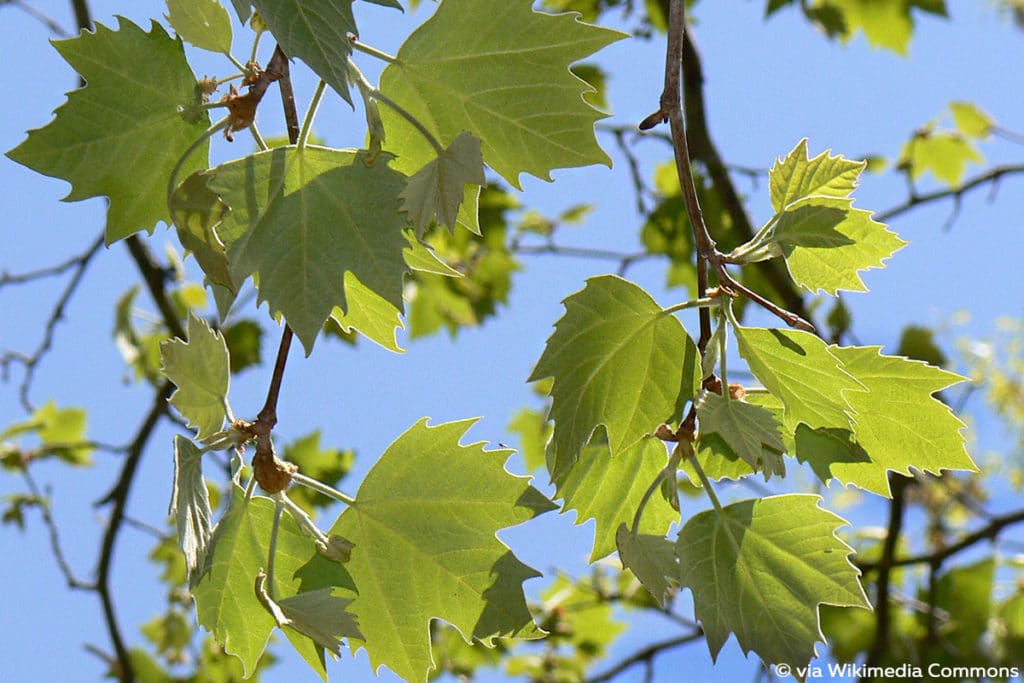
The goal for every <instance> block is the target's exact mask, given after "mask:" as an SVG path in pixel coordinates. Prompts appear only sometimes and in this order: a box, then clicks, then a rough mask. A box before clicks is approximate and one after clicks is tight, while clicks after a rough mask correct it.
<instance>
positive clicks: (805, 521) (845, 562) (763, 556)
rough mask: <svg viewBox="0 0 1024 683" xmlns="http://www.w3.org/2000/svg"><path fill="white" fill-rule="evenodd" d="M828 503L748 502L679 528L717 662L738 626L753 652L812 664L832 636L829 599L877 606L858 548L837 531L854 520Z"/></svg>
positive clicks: (682, 558)
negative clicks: (822, 610) (824, 619)
mask: <svg viewBox="0 0 1024 683" xmlns="http://www.w3.org/2000/svg"><path fill="white" fill-rule="evenodd" d="M819 500H820V498H819V497H818V496H809V495H785V496H771V497H768V498H761V499H758V500H745V501H740V502H738V503H733V504H732V505H728V506H726V507H724V508H721V509H720V510H708V511H706V512H702V513H700V514H699V515H697V516H695V517H692V518H691V519H690V521H689V522H687V523H686V526H684V527H683V530H682V531H681V532H679V539H678V542H677V544H676V553H677V555H678V557H679V563H680V570H679V584H680V585H681V586H684V587H687V588H689V589H690V590H691V591H692V592H693V602H694V613H695V614H696V616H697V618H698V619H700V622H701V625H702V626H703V627H704V633H705V635H706V636H707V641H708V647H709V649H710V650H711V657H712V659H715V658H717V656H718V653H719V652H720V651H721V649H722V645H723V644H724V643H725V641H726V640H727V639H728V638H729V634H730V633H734V634H735V635H736V640H737V641H738V642H739V645H740V647H741V648H742V649H743V652H744V653H748V652H750V651H751V650H753V651H755V652H757V654H758V655H760V656H761V659H762V660H763V661H764V662H766V663H769V664H783V663H785V664H789V665H790V666H792V667H794V669H795V668H796V667H798V666H806V664H807V662H808V661H810V659H811V658H812V657H813V656H814V655H815V644H816V643H817V642H818V641H820V640H824V637H823V636H822V634H821V629H820V627H819V622H818V606H819V605H822V604H828V605H840V606H853V607H865V608H870V604H869V603H868V600H867V597H866V596H865V595H864V590H863V588H861V585H860V581H859V580H858V576H859V572H858V571H857V569H856V568H855V567H854V566H853V565H852V564H851V563H850V560H849V555H850V553H852V552H853V549H852V548H850V546H848V545H846V543H844V542H843V541H841V540H839V539H838V538H837V537H836V535H835V530H836V529H837V528H838V527H840V526H842V525H844V524H846V523H847V522H846V520H844V519H842V518H840V517H838V516H836V515H834V514H832V513H831V512H829V511H827V510H824V509H822V508H820V507H818V501H819Z"/></svg>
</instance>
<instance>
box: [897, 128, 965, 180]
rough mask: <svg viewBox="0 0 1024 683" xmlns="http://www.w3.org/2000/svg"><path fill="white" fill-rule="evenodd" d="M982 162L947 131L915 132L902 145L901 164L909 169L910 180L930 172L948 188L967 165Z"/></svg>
mask: <svg viewBox="0 0 1024 683" xmlns="http://www.w3.org/2000/svg"><path fill="white" fill-rule="evenodd" d="M983 160H984V158H983V157H982V156H981V154H980V153H979V152H978V150H977V149H976V148H975V147H974V145H973V144H972V143H971V142H970V141H969V140H967V139H966V138H965V137H964V136H963V135H961V134H960V133H956V132H951V131H943V130H938V131H936V130H928V131H925V132H923V133H918V134H917V135H915V136H914V137H913V138H911V140H910V141H909V142H908V143H907V144H905V145H904V146H903V157H902V161H903V163H905V164H907V165H909V166H910V175H911V177H912V178H913V179H914V180H917V179H918V178H920V177H921V176H923V175H924V174H925V173H927V172H928V171H931V172H932V174H933V175H934V176H935V177H936V179H938V180H940V181H942V182H943V183H945V184H946V185H949V186H950V187H956V186H958V185H959V184H960V181H961V180H963V177H964V172H965V171H966V170H967V164H968V163H970V162H974V163H981V162H982V161H983Z"/></svg>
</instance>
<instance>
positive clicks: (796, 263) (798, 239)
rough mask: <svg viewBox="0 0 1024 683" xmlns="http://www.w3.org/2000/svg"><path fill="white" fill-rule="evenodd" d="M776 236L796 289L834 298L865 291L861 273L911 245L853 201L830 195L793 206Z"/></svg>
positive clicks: (788, 210) (778, 228)
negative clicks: (821, 290) (855, 205)
mask: <svg viewBox="0 0 1024 683" xmlns="http://www.w3.org/2000/svg"><path fill="white" fill-rule="evenodd" d="M772 238H773V240H774V242H775V243H776V244H778V245H779V248H780V250H781V252H782V256H783V257H784V258H785V259H786V267H787V268H788V269H789V274H790V275H792V277H793V280H794V281H795V282H796V283H797V284H798V285H800V286H801V287H803V288H804V289H806V290H807V291H809V292H811V293H816V292H817V291H818V290H819V289H823V290H825V291H826V292H828V293H829V294H832V295H833V296H834V295H835V294H836V292H837V291H838V290H840V289H845V290H848V291H854V292H866V291H867V286H866V285H865V284H864V281H863V280H861V279H860V275H859V274H858V271H861V270H866V269H868V268H881V267H884V265H885V263H884V259H887V258H889V257H890V256H892V255H893V254H894V253H896V252H897V251H899V250H900V249H902V248H903V247H904V246H906V244H907V243H906V242H904V241H903V240H901V239H900V238H899V236H897V235H896V233H894V232H892V231H890V230H887V229H886V227H885V225H884V224H882V223H879V222H877V221H875V220H873V219H872V218H871V212H870V211H865V210H863V209H855V208H853V201H852V200H850V199H840V198H826V197H810V198H808V199H806V200H804V201H801V202H797V203H794V204H790V205H789V206H788V207H787V208H786V210H785V211H784V212H783V213H782V214H781V215H780V216H779V219H778V222H777V223H776V224H775V226H774V229H773V230H772Z"/></svg>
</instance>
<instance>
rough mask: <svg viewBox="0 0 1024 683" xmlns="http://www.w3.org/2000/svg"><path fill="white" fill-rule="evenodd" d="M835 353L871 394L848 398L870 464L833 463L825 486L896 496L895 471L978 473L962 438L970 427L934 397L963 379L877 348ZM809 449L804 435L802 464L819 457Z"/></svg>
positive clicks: (799, 449)
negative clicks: (836, 483)
mask: <svg viewBox="0 0 1024 683" xmlns="http://www.w3.org/2000/svg"><path fill="white" fill-rule="evenodd" d="M829 350H830V351H831V352H832V354H833V355H834V356H836V357H837V358H838V359H839V360H840V361H841V362H842V364H843V369H844V370H845V371H846V372H848V373H849V374H850V375H852V376H853V377H854V378H856V379H857V381H859V382H860V383H861V384H863V386H864V388H865V390H864V391H847V392H844V395H845V397H846V399H847V401H848V402H849V404H850V406H851V408H852V409H853V410H854V411H855V412H856V415H857V418H856V422H855V424H854V427H853V430H854V434H855V438H856V448H858V449H862V451H863V452H865V453H866V454H867V455H868V456H869V457H870V461H867V462H865V461H864V459H863V458H856V457H850V456H848V455H847V456H845V457H842V458H841V459H840V460H839V461H837V462H831V463H827V465H826V466H827V476H826V477H822V479H823V480H825V481H827V479H828V478H829V477H835V478H836V479H839V480H840V481H843V482H845V483H848V484H853V485H855V486H858V487H860V488H862V489H866V490H868V491H873V492H875V493H878V494H879V495H883V496H890V495H891V493H890V491H889V480H888V477H887V476H886V475H887V472H889V471H893V472H899V473H901V474H909V473H910V468H911V467H913V468H914V469H916V470H919V471H922V472H931V473H934V474H938V473H939V472H941V471H942V470H946V469H953V470H969V471H977V466H975V464H974V462H973V461H972V460H971V456H970V455H968V453H967V447H966V445H965V440H964V436H963V434H962V433H961V430H962V429H964V428H965V425H964V423H963V422H961V421H960V418H958V417H957V416H956V415H955V414H953V412H952V411H951V410H950V409H949V407H948V406H946V405H945V404H943V403H942V402H941V401H939V400H938V399H936V398H935V397H934V396H933V394H934V393H935V392H938V391H941V390H942V389H946V388H948V387H950V386H952V385H954V384H956V383H958V382H960V381H962V380H963V379H964V378H963V377H961V376H959V375H956V374H954V373H952V372H947V371H946V370H941V369H939V368H936V367H932V366H930V365H927V364H925V363H922V362H920V361H912V360H908V359H906V358H901V357H899V356H884V355H882V354H881V347H877V346H868V347H830V349H829ZM805 438H806V437H805ZM808 446H809V444H807V443H802V442H801V434H800V432H798V433H797V455H798V456H799V457H801V458H802V459H805V458H806V456H805V455H804V454H805V453H813V452H814V451H813V450H812V449H811V448H809V447H808ZM844 460H849V462H845V461H844ZM812 464H815V462H814V461H813V460H812ZM822 465H825V463H821V462H820V461H819V463H818V464H817V465H816V467H815V470H816V471H819V470H820V469H822ZM820 474H821V473H820V472H819V476H820Z"/></svg>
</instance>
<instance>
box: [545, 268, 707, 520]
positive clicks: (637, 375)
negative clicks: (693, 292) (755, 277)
mask: <svg viewBox="0 0 1024 683" xmlns="http://www.w3.org/2000/svg"><path fill="white" fill-rule="evenodd" d="M564 304H565V315H564V316H562V318H561V319H560V320H559V321H558V322H557V323H556V324H555V332H554V334H552V335H551V337H550V338H549V339H548V342H547V346H546V347H545V349H544V353H543V355H542V356H541V358H540V360H539V361H538V362H537V367H535V368H534V370H533V373H532V374H531V375H530V379H529V381H531V382H532V381H536V380H539V379H543V378H545V377H553V378H554V385H553V388H552V391H551V396H552V398H553V403H552V406H551V415H550V417H551V418H552V419H553V420H554V421H555V434H554V446H555V458H556V461H557V462H560V463H562V464H561V466H559V467H557V468H556V469H558V470H561V469H562V467H566V466H571V465H572V463H574V462H576V459H577V456H578V455H579V453H580V451H581V450H582V448H583V447H584V446H585V445H586V444H587V442H588V441H590V437H591V435H592V434H593V433H594V430H595V429H597V427H598V426H599V425H604V426H605V428H606V430H607V433H608V443H609V447H610V449H611V453H612V455H618V454H619V453H621V452H622V451H623V450H625V449H626V448H628V447H630V446H632V445H633V444H635V443H636V442H637V441H639V440H640V439H641V438H643V436H644V435H647V434H653V433H654V431H655V430H656V429H657V428H658V426H659V425H660V424H661V423H663V422H668V421H671V420H673V419H676V418H678V417H679V416H680V414H681V413H682V408H683V405H684V404H685V403H686V402H687V401H689V400H690V399H692V398H693V396H694V395H695V394H696V392H697V388H698V386H699V384H700V358H699V354H698V352H697V347H696V345H695V344H694V343H693V340H692V339H690V337H689V336H688V335H687V334H686V330H685V329H683V326H682V324H681V323H680V322H679V320H678V319H677V318H676V317H675V316H673V315H670V314H666V313H664V312H663V311H662V309H661V307H660V306H659V305H658V304H657V302H656V301H654V299H652V298H651V296H650V295H649V294H648V293H647V292H645V291H644V290H643V289H641V288H640V287H638V286H637V285H635V284H633V283H631V282H628V281H626V280H623V279H622V278H620V277H617V276H614V275H603V276H599V277H594V278H591V279H589V280H587V286H586V287H585V288H584V289H583V290H582V291H580V292H577V293H576V294H573V295H572V296H570V297H569V298H567V299H565V301H564ZM613 529H614V527H613Z"/></svg>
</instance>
